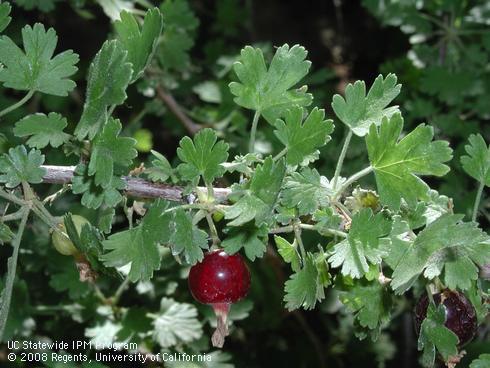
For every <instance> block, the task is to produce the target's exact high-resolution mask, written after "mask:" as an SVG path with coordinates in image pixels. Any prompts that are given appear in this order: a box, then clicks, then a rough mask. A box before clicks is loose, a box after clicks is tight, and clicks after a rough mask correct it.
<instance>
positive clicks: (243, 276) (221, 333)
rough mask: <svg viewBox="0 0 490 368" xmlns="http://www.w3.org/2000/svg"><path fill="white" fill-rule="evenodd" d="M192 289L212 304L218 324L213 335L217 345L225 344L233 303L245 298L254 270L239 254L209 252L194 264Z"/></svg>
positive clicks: (200, 297)
mask: <svg viewBox="0 0 490 368" xmlns="http://www.w3.org/2000/svg"><path fill="white" fill-rule="evenodd" d="M189 288H190V290H191V293H192V296H193V297H194V298H195V299H196V300H197V301H199V302H201V303H203V304H210V305H211V306H212V307H213V309H214V312H215V314H216V317H217V318H218V327H217V328H216V331H215V333H214V334H213V338H212V342H213V346H217V347H222V346H223V344H224V338H225V336H226V335H228V327H227V322H226V320H227V317H228V312H229V310H230V305H231V304H232V303H236V302H237V301H239V300H240V299H242V298H244V297H245V296H246V295H247V293H248V290H249V289H250V272H249V270H248V267H247V265H246V264H245V262H244V261H243V258H242V257H241V256H240V255H239V254H234V255H229V254H227V253H226V252H224V251H223V250H215V251H212V252H209V253H207V254H206V255H205V256H204V259H203V260H202V262H201V263H197V264H196V265H194V266H192V267H191V270H190V272H189Z"/></svg>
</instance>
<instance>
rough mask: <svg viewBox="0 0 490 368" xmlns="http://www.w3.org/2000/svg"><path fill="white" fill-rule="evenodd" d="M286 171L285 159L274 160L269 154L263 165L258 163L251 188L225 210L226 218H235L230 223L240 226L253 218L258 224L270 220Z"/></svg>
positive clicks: (251, 181)
mask: <svg viewBox="0 0 490 368" xmlns="http://www.w3.org/2000/svg"><path fill="white" fill-rule="evenodd" d="M285 173H286V164H285V162H284V160H283V159H281V160H280V161H278V162H274V161H273V160H272V157H270V156H269V157H267V158H266V159H265V160H264V163H263V164H262V165H257V168H256V170H255V173H254V176H253V177H252V179H251V180H250V187H249V189H248V190H247V191H246V192H245V193H244V195H243V196H242V197H241V198H240V199H239V200H238V202H236V203H235V204H234V205H233V206H231V207H229V208H227V209H226V210H225V218H226V219H227V220H230V219H232V220H233V221H231V222H229V223H228V225H230V226H240V225H243V224H245V223H246V222H249V221H251V220H253V219H255V224H256V225H257V226H260V225H261V224H262V223H268V222H270V221H271V218H272V216H271V215H272V213H273V211H274V208H275V206H276V204H277V199H278V196H279V191H280V190H281V186H282V182H283V180H284V174H285Z"/></svg>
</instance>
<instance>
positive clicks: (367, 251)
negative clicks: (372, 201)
mask: <svg viewBox="0 0 490 368" xmlns="http://www.w3.org/2000/svg"><path fill="white" fill-rule="evenodd" d="M391 226H392V224H391V221H390V220H389V219H387V218H386V217H385V216H384V215H383V213H381V212H380V213H377V214H373V211H372V210H371V209H370V208H363V209H362V210H361V211H359V212H358V213H356V214H355V215H354V216H352V225H351V228H350V231H349V234H348V236H347V239H345V240H343V241H341V242H340V243H338V244H336V245H335V247H334V248H333V251H332V255H331V256H330V257H329V259H328V261H329V262H330V264H331V265H332V267H340V266H342V269H341V272H342V274H343V275H349V276H351V277H352V278H355V279H356V278H357V279H358V278H361V277H363V276H364V275H365V274H366V273H367V272H368V271H369V264H375V265H377V264H380V263H381V261H382V257H383V256H385V255H386V253H385V250H384V249H383V247H382V246H381V244H380V238H383V237H385V236H387V235H388V234H389V233H390V231H391ZM368 262H369V263H368Z"/></svg>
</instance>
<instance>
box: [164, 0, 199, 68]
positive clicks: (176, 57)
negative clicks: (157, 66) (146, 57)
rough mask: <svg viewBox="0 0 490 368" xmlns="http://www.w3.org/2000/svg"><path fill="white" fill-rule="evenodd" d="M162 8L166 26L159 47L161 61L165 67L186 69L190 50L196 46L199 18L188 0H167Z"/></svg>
mask: <svg viewBox="0 0 490 368" xmlns="http://www.w3.org/2000/svg"><path fill="white" fill-rule="evenodd" d="M160 10H161V12H162V14H163V23H164V26H165V32H163V37H162V39H161V42H160V45H159V48H158V58H159V60H160V63H161V65H162V67H163V68H165V69H176V70H179V71H182V70H185V69H186V68H187V67H188V66H189V64H190V57H189V50H190V49H191V48H192V46H194V33H195V32H194V30H195V29H196V28H197V27H198V25H199V19H198V18H197V17H196V16H195V15H194V12H193V11H192V10H191V8H190V6H189V3H188V1H186V0H166V1H164V2H163V3H162V5H161V6H160Z"/></svg>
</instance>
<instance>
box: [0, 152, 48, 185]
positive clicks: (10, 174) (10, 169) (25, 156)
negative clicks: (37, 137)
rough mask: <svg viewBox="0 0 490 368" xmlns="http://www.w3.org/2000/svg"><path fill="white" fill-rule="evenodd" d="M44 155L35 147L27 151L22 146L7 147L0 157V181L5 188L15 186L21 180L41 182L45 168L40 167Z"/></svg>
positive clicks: (32, 182) (34, 182) (33, 182)
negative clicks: (6, 150)
mask: <svg viewBox="0 0 490 368" xmlns="http://www.w3.org/2000/svg"><path fill="white" fill-rule="evenodd" d="M43 163H44V155H42V154H41V152H40V151H38V150H36V149H31V150H30V151H29V152H27V150H26V148H25V147H24V146H17V147H15V148H11V149H9V153H8V154H6V153H4V154H3V155H2V156H1V157H0V173H2V175H0V183H5V186H6V187H7V188H15V187H16V186H18V185H19V184H20V183H21V182H27V183H31V184H37V183H41V182H42V180H43V176H44V174H46V170H45V169H43V168H41V165H42V164H43Z"/></svg>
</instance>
